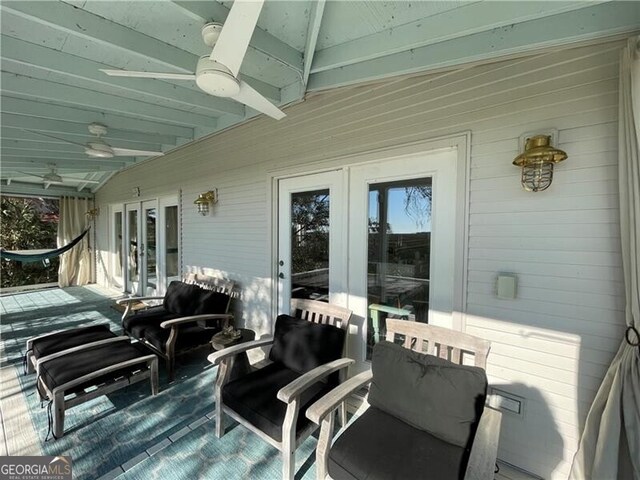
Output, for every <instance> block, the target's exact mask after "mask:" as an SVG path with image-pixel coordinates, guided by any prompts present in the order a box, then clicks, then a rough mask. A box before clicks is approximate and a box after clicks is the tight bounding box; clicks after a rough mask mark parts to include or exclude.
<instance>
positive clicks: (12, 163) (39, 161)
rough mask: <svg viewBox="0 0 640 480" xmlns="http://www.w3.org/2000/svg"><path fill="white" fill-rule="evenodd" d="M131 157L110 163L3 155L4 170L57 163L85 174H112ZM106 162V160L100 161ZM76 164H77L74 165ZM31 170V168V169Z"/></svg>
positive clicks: (86, 158) (92, 160)
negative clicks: (100, 172) (97, 172)
mask: <svg viewBox="0 0 640 480" xmlns="http://www.w3.org/2000/svg"><path fill="white" fill-rule="evenodd" d="M128 159H129V157H118V159H117V160H111V159H109V160H110V161H108V162H107V161H102V162H100V161H97V160H95V159H89V158H88V157H85V158H80V159H79V158H75V157H74V158H57V157H33V156H32V157H22V156H19V157H18V156H13V155H6V156H5V155H3V156H2V170H3V171H4V170H5V169H11V168H16V167H22V166H23V165H24V166H25V168H26V166H28V165H30V166H31V167H33V168H37V167H40V168H44V166H46V165H47V164H50V163H55V164H56V165H58V164H60V165H68V166H72V165H73V166H74V168H75V167H77V168H84V170H81V171H84V172H93V171H102V170H104V171H105V172H110V171H112V170H118V169H120V168H122V167H124V166H126V165H129V164H130V163H133V162H132V161H127V160H128ZM100 160H104V159H100ZM74 162H75V163H74ZM30 170H31V168H30Z"/></svg>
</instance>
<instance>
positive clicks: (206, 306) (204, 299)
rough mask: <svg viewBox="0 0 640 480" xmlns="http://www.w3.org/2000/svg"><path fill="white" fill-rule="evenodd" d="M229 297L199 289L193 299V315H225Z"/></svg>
mask: <svg viewBox="0 0 640 480" xmlns="http://www.w3.org/2000/svg"><path fill="white" fill-rule="evenodd" d="M230 299H231V297H230V296H229V295H227V294H226V293H222V292H214V291H211V290H205V289H204V288H200V291H199V292H198V294H197V298H195V302H196V304H195V306H194V307H195V308H194V310H193V314H194V315H205V314H208V313H227V310H228V308H229V300H230Z"/></svg>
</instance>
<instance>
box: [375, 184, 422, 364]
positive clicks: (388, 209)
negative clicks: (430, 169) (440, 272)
mask: <svg viewBox="0 0 640 480" xmlns="http://www.w3.org/2000/svg"><path fill="white" fill-rule="evenodd" d="M431 200H432V188H431V178H423V179H412V180H408V181H407V180H403V181H397V182H388V183H377V184H370V185H369V218H368V248H367V255H368V260H367V302H368V311H369V315H368V328H367V332H368V335H367V357H366V358H367V359H370V358H371V351H372V348H373V345H374V344H375V343H377V342H378V341H380V339H384V337H385V333H386V332H385V319H386V318H401V319H406V320H410V321H416V322H423V323H428V321H429V271H430V264H431Z"/></svg>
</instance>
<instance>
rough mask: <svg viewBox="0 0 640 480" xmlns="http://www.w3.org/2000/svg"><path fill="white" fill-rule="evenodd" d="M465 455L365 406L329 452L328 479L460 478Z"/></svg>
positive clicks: (462, 472) (465, 465)
mask: <svg viewBox="0 0 640 480" xmlns="http://www.w3.org/2000/svg"><path fill="white" fill-rule="evenodd" d="M468 456H469V455H468V451H467V450H466V449H464V448H462V447H459V446H457V445H452V444H450V443H447V442H445V441H443V440H441V439H439V438H438V437H435V436H433V435H431V434H429V433H428V432H425V431H423V430H420V429H417V428H414V427H412V426H411V425H408V424H407V423H405V422H403V421H402V420H399V419H398V418H396V417H394V416H393V415H389V414H387V413H385V412H383V411H382V410H380V409H377V408H375V407H369V408H368V409H367V410H366V411H365V412H364V413H363V414H362V416H361V417H360V418H358V419H357V420H356V421H354V422H353V424H351V425H350V426H349V428H347V429H346V430H345V431H344V433H343V434H342V435H341V436H340V437H338V439H337V440H336V441H335V443H334V444H333V446H332V447H331V450H330V451H329V461H328V469H329V475H331V478H333V479H334V480H365V479H366V480H383V479H384V480H407V479H414V478H415V479H417V478H421V479H433V480H442V479H447V480H453V479H462V478H464V474H465V470H466V468H467V462H468Z"/></svg>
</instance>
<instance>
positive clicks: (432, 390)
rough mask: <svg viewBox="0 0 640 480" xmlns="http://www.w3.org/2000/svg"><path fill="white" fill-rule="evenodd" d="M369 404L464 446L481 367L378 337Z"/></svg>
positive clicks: (475, 417)
mask: <svg viewBox="0 0 640 480" xmlns="http://www.w3.org/2000/svg"><path fill="white" fill-rule="evenodd" d="M371 364H372V365H371V368H372V370H373V380H372V382H371V388H370V390H369V404H371V405H372V406H374V407H377V408H379V409H380V410H383V411H385V412H387V413H389V414H390V415H393V416H395V417H397V418H399V419H400V420H403V421H405V422H407V423H408V424H410V425H412V426H414V427H415V428H419V429H421V430H424V431H426V432H429V433H430V434H432V435H434V436H436V437H438V438H440V439H442V440H444V441H446V442H449V443H451V444H453V445H458V446H460V447H470V446H471V443H472V442H473V438H474V436H475V430H476V428H477V425H478V422H479V421H480V416H481V415H482V410H483V407H484V402H485V398H486V395H487V376H486V373H485V371H484V370H483V369H481V368H479V367H471V366H466V365H457V364H455V363H452V362H450V361H448V360H444V359H441V358H438V357H435V356H433V355H427V354H423V353H418V352H414V351H412V350H409V349H407V348H404V347H402V346H400V345H396V344H394V343H391V342H387V341H382V342H380V343H378V344H376V345H375V347H374V349H373V357H372V359H371Z"/></svg>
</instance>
